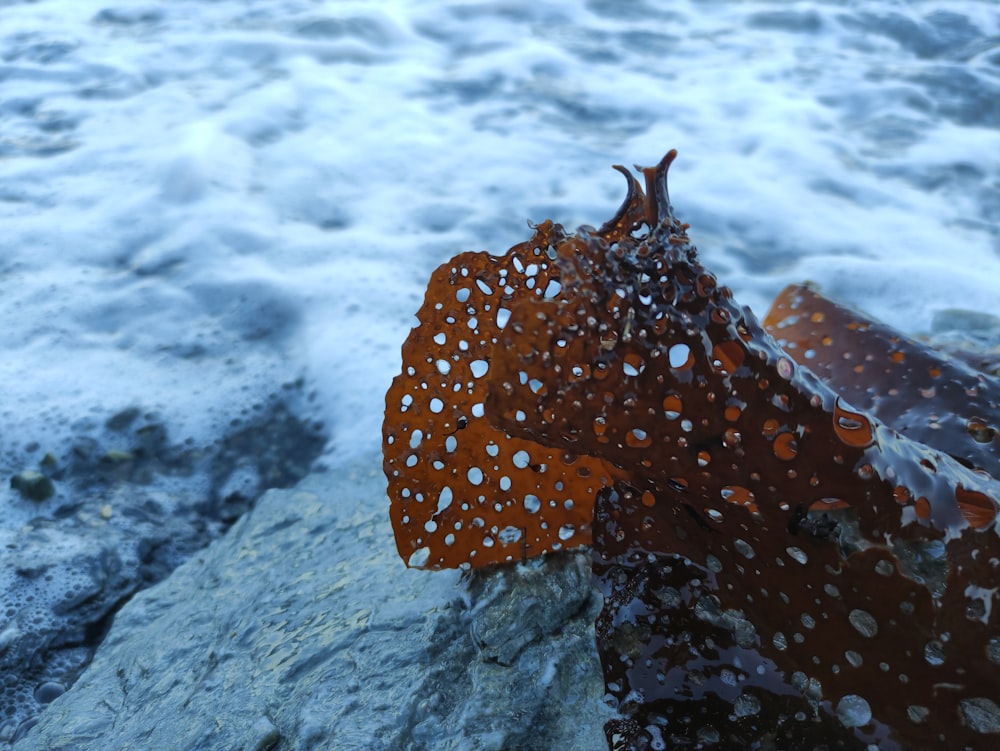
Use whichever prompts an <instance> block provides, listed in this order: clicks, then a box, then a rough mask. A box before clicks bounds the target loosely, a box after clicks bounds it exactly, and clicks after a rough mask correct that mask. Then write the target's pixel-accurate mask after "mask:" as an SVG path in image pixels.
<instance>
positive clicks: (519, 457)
mask: <svg viewBox="0 0 1000 751" xmlns="http://www.w3.org/2000/svg"><path fill="white" fill-rule="evenodd" d="M511 461H513V462H514V466H515V467H517V468H518V469H524V468H525V467H527V466H528V464H529V463H531V457H530V456H528V452H527V451H525V450H524V449H521V450H520V451H518V452H516V453H515V454H514V456H513V457H512V458H511Z"/></svg>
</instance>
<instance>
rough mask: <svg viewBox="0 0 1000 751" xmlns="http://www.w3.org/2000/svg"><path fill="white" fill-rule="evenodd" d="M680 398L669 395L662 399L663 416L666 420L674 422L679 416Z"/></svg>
mask: <svg viewBox="0 0 1000 751" xmlns="http://www.w3.org/2000/svg"><path fill="white" fill-rule="evenodd" d="M681 406H682V402H681V398H680V397H679V396H677V395H676V394H670V395H668V396H666V397H664V399H663V414H664V415H665V416H666V418H667V419H668V420H676V419H677V418H678V417H680V416H681Z"/></svg>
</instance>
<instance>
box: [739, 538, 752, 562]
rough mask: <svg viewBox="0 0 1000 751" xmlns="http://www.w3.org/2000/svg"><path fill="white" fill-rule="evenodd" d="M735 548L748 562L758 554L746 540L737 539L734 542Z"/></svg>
mask: <svg viewBox="0 0 1000 751" xmlns="http://www.w3.org/2000/svg"><path fill="white" fill-rule="evenodd" d="M733 547H734V548H736V552H738V553H739V554H740V555H742V556H743V557H744V558H746V559H748V560H749V559H751V558H753V557H754V556H755V555H756V554H757V553H756V552H755V551H754V549H753V548H752V547H750V543H748V542H747V541H746V540H741V539H739V538H736V539H735V540H733Z"/></svg>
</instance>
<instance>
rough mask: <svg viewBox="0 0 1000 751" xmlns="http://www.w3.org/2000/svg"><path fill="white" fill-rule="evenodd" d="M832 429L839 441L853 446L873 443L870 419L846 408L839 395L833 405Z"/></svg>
mask: <svg viewBox="0 0 1000 751" xmlns="http://www.w3.org/2000/svg"><path fill="white" fill-rule="evenodd" d="M833 430H834V432H835V433H836V434H837V437H838V438H839V439H840V440H841V441H843V442H844V443H845V444H847V445H848V446H852V447H854V448H867V447H868V446H871V445H872V444H873V443H875V428H874V427H873V426H872V424H871V421H870V420H869V419H868V418H867V417H866V416H865V415H863V414H862V413H860V412H852V411H850V410H848V409H846V408H845V407H844V406H843V402H842V401H841V399H840V397H837V402H836V404H834V407H833Z"/></svg>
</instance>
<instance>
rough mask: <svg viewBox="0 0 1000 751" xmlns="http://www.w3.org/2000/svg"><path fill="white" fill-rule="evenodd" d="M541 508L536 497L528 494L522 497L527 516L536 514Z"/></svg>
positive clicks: (539, 501)
mask: <svg viewBox="0 0 1000 751" xmlns="http://www.w3.org/2000/svg"><path fill="white" fill-rule="evenodd" d="M541 508H542V501H541V499H540V498H539V497H538V496H537V495H531V494H530V493H529V494H528V495H526V496H524V510H525V511H527V512H528V513H529V514H537V513H538V512H539V510H540V509H541Z"/></svg>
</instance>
